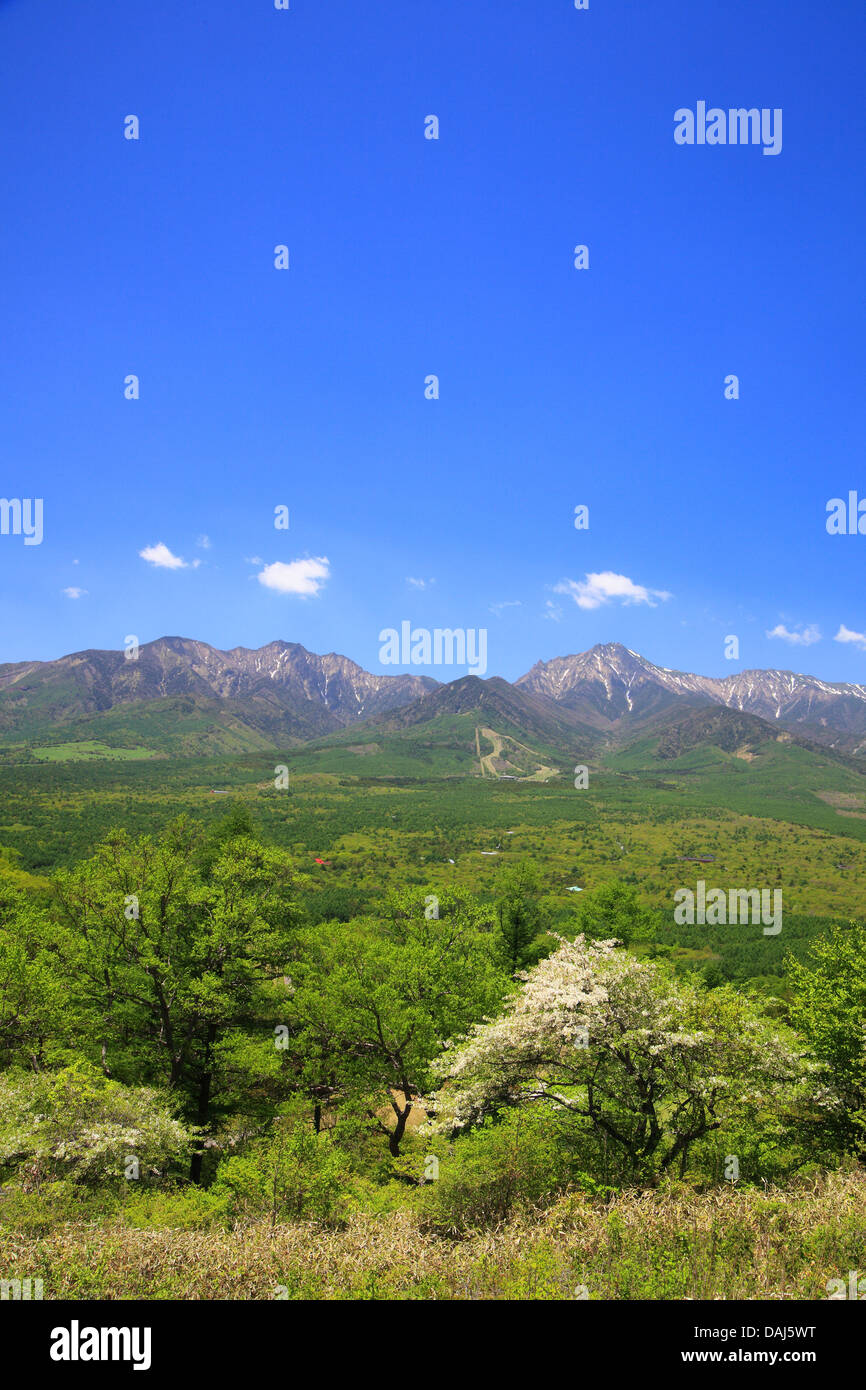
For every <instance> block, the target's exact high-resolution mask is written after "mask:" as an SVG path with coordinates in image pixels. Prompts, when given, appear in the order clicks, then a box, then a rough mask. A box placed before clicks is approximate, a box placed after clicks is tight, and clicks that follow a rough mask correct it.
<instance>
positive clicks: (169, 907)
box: [57, 819, 295, 1181]
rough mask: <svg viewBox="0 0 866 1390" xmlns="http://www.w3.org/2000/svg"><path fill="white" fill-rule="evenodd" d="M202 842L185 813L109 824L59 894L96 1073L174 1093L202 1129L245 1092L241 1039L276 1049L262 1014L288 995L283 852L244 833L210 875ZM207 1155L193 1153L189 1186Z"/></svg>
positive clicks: (290, 906)
mask: <svg viewBox="0 0 866 1390" xmlns="http://www.w3.org/2000/svg"><path fill="white" fill-rule="evenodd" d="M199 847H200V840H199V837H198V835H197V834H196V832H195V831H194V830H193V829H192V828H191V827H190V825H189V824H188V822H186V821H185V820H183V819H181V820H179V821H176V822H174V823H173V824H172V825H171V826H169V827H168V829H167V830H166V831H165V833H164V834H163V835H162V836H161V837H160V838H159V839H158V840H153V839H151V838H150V837H149V836H144V837H142V838H141V839H138V840H132V839H130V838H129V837H128V836H127V835H126V834H125V833H124V832H115V833H113V834H112V835H110V836H109V837H108V839H106V840H105V841H104V842H103V844H101V845H100V846H99V847H98V848H97V850H96V853H95V854H94V856H93V858H92V859H90V860H89V861H87V862H86V863H85V864H83V865H81V866H80V867H79V868H76V869H75V870H73V871H72V872H70V873H64V874H61V875H59V877H58V881H57V900H58V909H59V917H60V921H61V923H62V925H63V927H64V928H65V940H64V954H65V961H66V966H67V969H68V972H69V976H70V980H71V986H72V989H73V991H74V993H75V995H76V997H77V1000H78V1002H79V1003H80V1006H81V1008H82V1009H83V1010H84V1011H85V1012H86V1014H87V1015H88V1016H89V1018H90V1019H91V1021H92V1035H93V1045H95V1046H98V1047H99V1049H100V1060H101V1065H102V1068H103V1071H104V1072H105V1074H106V1075H108V1076H115V1077H118V1078H120V1079H123V1080H126V1081H141V1080H144V1081H150V1082H156V1083H157V1084H160V1085H164V1086H167V1087H168V1088H169V1089H170V1090H172V1091H177V1092H179V1093H180V1094H181V1096H182V1097H183V1102H184V1108H185V1113H186V1115H187V1117H188V1118H189V1119H191V1120H192V1121H193V1122H194V1123H195V1124H196V1125H197V1126H198V1127H199V1128H200V1129H201V1130H202V1131H204V1132H207V1131H208V1129H209V1127H210V1126H211V1123H212V1120H213V1118H214V1108H215V1106H216V1107H217V1108H222V1109H225V1108H226V1107H227V1106H228V1107H230V1106H231V1104H232V1103H233V1101H234V1102H236V1103H237V1102H238V1100H239V1098H241V1099H242V1097H243V1082H242V1080H239V1078H238V1077H237V1074H236V1073H237V1060H238V1058H239V1057H242V1056H243V1054H244V1051H245V1049H244V1045H243V1042H244V1037H245V1035H246V1036H250V1037H252V1038H255V1039H258V1040H260V1043H259V1045H260V1047H261V1048H265V1047H268V1046H269V1048H270V1054H273V1038H272V1037H271V1038H270V1039H269V1040H268V1042H265V1041H264V1035H265V1029H264V1028H263V1024H262V1020H263V1018H264V1019H267V1018H270V1017H272V1016H273V1012H274V1000H275V998H276V997H278V995H279V993H280V991H281V990H282V991H283V992H284V986H282V984H281V981H282V979H283V978H284V976H285V975H286V973H287V970H288V966H289V962H290V958H291V953H292V942H293V936H294V919H295V908H294V886H295V879H294V875H293V872H292V869H291V865H290V863H289V861H288V859H287V857H286V856H285V855H284V854H283V853H282V852H281V851H278V850H273V849H268V848H265V847H264V846H262V845H260V844H258V843H257V842H256V841H254V840H250V839H248V838H243V837H233V838H231V839H229V840H228V841H227V842H226V843H225V844H224V845H223V847H222V849H221V850H220V852H219V854H218V855H217V856H216V858H215V859H214V860H213V862H212V864H211V865H210V867H209V870H208V874H207V878H206V879H205V878H204V877H203V875H202V872H201V869H200V866H199V863H198V861H197V854H198V850H199ZM247 1051H248V1049H247ZM248 1061H249V1058H248ZM265 1069H267V1065H266V1064H265ZM232 1088H233V1089H232ZM201 1161H202V1155H201V1152H197V1153H196V1154H195V1155H194V1156H193V1160H192V1164H191V1169H190V1176H191V1178H192V1179H193V1181H199V1180H200V1178H201Z"/></svg>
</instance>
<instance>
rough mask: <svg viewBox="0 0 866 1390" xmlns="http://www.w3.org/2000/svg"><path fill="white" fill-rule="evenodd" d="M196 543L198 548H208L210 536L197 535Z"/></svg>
mask: <svg viewBox="0 0 866 1390" xmlns="http://www.w3.org/2000/svg"><path fill="white" fill-rule="evenodd" d="M196 545H197V546H198V548H199V550H210V536H199V538H198V540H197V541H196Z"/></svg>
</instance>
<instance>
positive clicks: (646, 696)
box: [516, 642, 866, 735]
mask: <svg viewBox="0 0 866 1390" xmlns="http://www.w3.org/2000/svg"><path fill="white" fill-rule="evenodd" d="M516 685H517V686H518V688H519V689H521V690H526V691H528V692H530V693H533V694H538V695H546V696H547V698H548V699H551V700H555V701H556V702H557V703H559V704H562V705H565V706H567V707H568V708H570V709H572V710H574V711H575V712H579V713H581V714H582V715H583V717H584V718H587V719H590V718H593V719H594V720H595V722H596V723H597V724H600V725H602V726H606V727H615V726H616V725H618V724H620V723H623V722H637V721H640V720H645V719H648V718H651V717H652V716H653V715H654V714H658V713H661V712H662V711H664V710H665V709H673V708H674V707H675V706H676V705H682V706H683V707H685V706H688V705H695V706H697V705H709V704H717V705H725V706H727V708H729V709H734V710H740V711H741V712H742V713H745V714H756V715H759V716H760V717H761V718H763V719H769V720H778V721H779V722H780V723H783V724H789V725H793V724H804V725H808V726H809V728H810V729H811V730H812V731H813V733H815V732H817V731H818V730H820V729H824V730H826V731H827V734H828V735H829V734H830V733H831V731H835V732H836V733H839V734H847V735H864V734H866V686H862V685H849V684H846V683H836V684H834V683H831V682H828V681H821V680H818V679H817V678H816V677H815V676H801V675H797V674H796V673H795V672H793V671H741V672H739V674H737V675H733V676H725V677H724V678H718V677H714V676H696V675H691V674H689V673H688V672H685V671H671V670H668V669H667V668H666V667H663V666H654V665H653V663H652V662H651V661H647V660H646V658H645V657H642V656H639V655H638V653H637V652H633V651H630V650H629V648H628V647H623V646H621V645H620V644H619V643H618V642H609V643H604V644H602V645H599V646H596V647H593V648H592V649H591V650H590V651H588V652H581V653H580V654H579V655H576V656H559V657H554V659H553V660H552V661H539V662H537V663H536V665H535V666H533V668H532V670H531V671H527V673H526V675H525V676H521V677H520V679H519V680H518V681H517V682H516Z"/></svg>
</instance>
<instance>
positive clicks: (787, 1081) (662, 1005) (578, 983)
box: [428, 936, 814, 1176]
mask: <svg viewBox="0 0 866 1390" xmlns="http://www.w3.org/2000/svg"><path fill="white" fill-rule="evenodd" d="M522 978H523V980H524V983H523V985H522V987H521V988H520V989H519V990H518V991H517V992H516V993H515V994H514V995H513V996H512V998H511V999H510V1001H509V1003H508V1005H507V1006H506V1009H505V1011H504V1012H503V1013H502V1014H501V1016H500V1017H498V1018H496V1019H494V1020H491V1021H488V1022H485V1023H482V1024H479V1025H477V1026H476V1027H475V1028H474V1030H473V1032H472V1034H471V1035H470V1036H469V1037H468V1038H466V1039H464V1040H463V1041H462V1042H460V1043H458V1044H457V1045H456V1046H455V1047H454V1048H452V1049H450V1050H448V1051H446V1053H445V1054H444V1055H443V1056H442V1057H440V1058H439V1059H438V1062H437V1063H436V1071H437V1073H438V1076H439V1078H440V1082H441V1085H440V1088H439V1090H438V1091H437V1093H436V1094H435V1095H434V1096H431V1097H430V1098H429V1102H428V1103H429V1105H430V1106H431V1108H432V1109H434V1110H435V1113H436V1119H435V1121H434V1124H435V1127H436V1128H437V1129H439V1130H445V1131H455V1130H460V1129H462V1128H464V1127H466V1126H468V1125H472V1124H474V1123H477V1122H479V1121H480V1120H482V1119H484V1118H485V1116H487V1115H490V1114H492V1113H493V1112H494V1111H496V1110H497V1109H498V1108H501V1107H502V1106H503V1105H520V1104H522V1105H542V1106H549V1107H551V1108H552V1109H554V1110H556V1111H558V1112H560V1113H562V1112H568V1113H570V1114H572V1115H573V1116H575V1118H576V1119H578V1120H579V1121H580V1123H581V1124H582V1125H583V1126H585V1127H586V1128H588V1129H589V1130H590V1131H592V1132H594V1133H595V1135H596V1136H597V1137H598V1138H599V1139H600V1140H602V1141H603V1142H605V1143H606V1145H607V1146H612V1147H613V1148H614V1149H615V1150H616V1151H618V1153H619V1155H620V1159H621V1160H622V1161H624V1163H625V1164H626V1166H627V1167H628V1168H629V1169H630V1170H631V1171H632V1172H633V1173H634V1174H635V1175H640V1176H647V1175H649V1174H651V1173H661V1172H664V1171H666V1170H668V1169H670V1168H671V1166H672V1165H677V1164H678V1166H679V1169H680V1171H681V1172H684V1171H685V1168H686V1163H687V1160H688V1153H689V1149H690V1147H691V1146H692V1145H693V1144H694V1143H695V1142H696V1141H698V1140H701V1139H703V1138H704V1137H705V1136H706V1135H708V1134H710V1133H712V1131H714V1130H718V1129H720V1128H722V1127H725V1126H728V1125H742V1124H743V1123H746V1122H749V1121H751V1122H754V1123H760V1121H761V1118H762V1116H763V1117H764V1118H766V1119H769V1117H770V1116H771V1115H774V1116H776V1117H778V1115H779V1113H780V1111H782V1110H784V1109H785V1107H786V1106H788V1105H792V1106H795V1105H797V1104H798V1103H800V1102H801V1101H802V1098H803V1096H804V1095H805V1094H806V1092H805V1089H804V1088H805V1085H806V1079H807V1076H808V1071H807V1069H806V1067H805V1065H804V1064H803V1063H802V1062H801V1060H800V1057H799V1053H798V1049H797V1047H796V1041H795V1039H794V1036H793V1035H792V1034H791V1033H790V1032H789V1031H787V1030H785V1029H784V1028H782V1027H780V1026H779V1025H778V1024H771V1023H770V1022H769V1021H768V1020H767V1019H764V1018H762V1017H761V1016H760V1015H758V1014H757V1013H756V1012H755V1008H754V1005H753V1004H752V1003H751V1002H750V1001H749V1000H748V999H746V998H743V997H742V996H739V995H737V994H736V993H735V992H734V991H733V990H731V989H729V988H721V989H715V990H712V991H707V990H706V989H704V988H703V987H702V986H701V985H700V984H698V983H697V982H692V981H689V980H682V979H678V978H676V977H675V976H674V975H673V974H672V973H671V972H670V970H669V968H667V967H664V966H660V965H658V964H655V963H653V962H648V961H641V960H638V959H636V958H635V957H634V956H631V955H629V954H627V953H626V952H625V951H622V950H618V949H616V944H615V942H613V941H589V942H588V941H587V940H586V939H585V938H584V937H583V936H579V937H578V938H577V939H576V940H575V941H567V940H564V939H561V938H560V944H559V946H558V949H557V950H556V951H555V952H554V953H553V955H551V956H549V957H548V958H547V959H546V960H543V961H541V963H540V964H539V965H537V966H535V967H534V968H533V969H532V970H531V971H528V972H524V974H523V977H522ZM813 1098H814V1095H813Z"/></svg>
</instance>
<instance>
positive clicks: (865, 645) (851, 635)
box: [833, 623, 866, 652]
mask: <svg viewBox="0 0 866 1390" xmlns="http://www.w3.org/2000/svg"><path fill="white" fill-rule="evenodd" d="M833 641H834V642H853V643H854V646H855V647H859V648H860V650H861V651H864V652H866V632H852V631H851V629H850V627H846V626H845V624H844V623H840V624H839V631H838V632H837V633H836V636H835V637H834V638H833Z"/></svg>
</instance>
